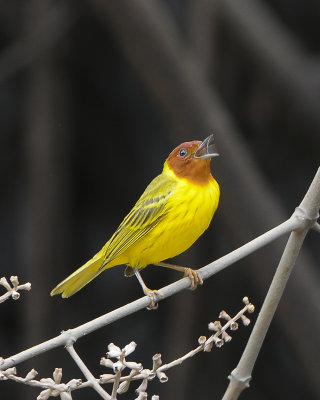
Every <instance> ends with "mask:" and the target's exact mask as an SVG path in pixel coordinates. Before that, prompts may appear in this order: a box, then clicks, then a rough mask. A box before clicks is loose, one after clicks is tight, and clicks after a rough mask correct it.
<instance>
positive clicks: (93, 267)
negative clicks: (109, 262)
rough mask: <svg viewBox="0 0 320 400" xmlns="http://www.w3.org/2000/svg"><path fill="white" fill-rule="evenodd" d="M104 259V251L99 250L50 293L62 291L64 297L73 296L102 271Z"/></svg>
mask: <svg viewBox="0 0 320 400" xmlns="http://www.w3.org/2000/svg"><path fill="white" fill-rule="evenodd" d="M103 261H104V257H103V253H102V251H99V253H97V254H96V255H95V256H94V257H92V258H91V260H89V261H88V262H86V263H85V264H84V265H83V266H82V267H80V268H79V269H77V270H76V271H75V272H73V273H72V274H71V275H69V276H68V277H67V278H66V279H65V280H64V281H62V282H61V283H59V285H57V286H56V287H55V288H54V289H53V290H52V291H51V293H50V295H51V296H54V295H55V294H59V293H61V295H62V297H70V296H72V295H73V294H75V293H76V292H78V291H79V290H80V289H82V288H83V287H84V286H85V285H87V284H88V283H89V282H91V281H92V279H94V278H95V277H96V276H98V275H99V274H100V273H101V272H102V269H101V268H100V267H101V266H102V264H103Z"/></svg>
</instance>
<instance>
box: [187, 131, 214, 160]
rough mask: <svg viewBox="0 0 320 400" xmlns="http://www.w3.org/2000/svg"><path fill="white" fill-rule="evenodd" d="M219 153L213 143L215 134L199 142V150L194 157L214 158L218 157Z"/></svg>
mask: <svg viewBox="0 0 320 400" xmlns="http://www.w3.org/2000/svg"><path fill="white" fill-rule="evenodd" d="M218 155H219V153H218V152H217V149H216V147H215V145H214V143H213V135H210V136H208V137H207V138H206V139H204V141H203V142H202V143H200V144H199V146H198V148H197V150H196V151H195V152H194V154H193V157H194V158H201V159H204V158H213V157H217V156H218Z"/></svg>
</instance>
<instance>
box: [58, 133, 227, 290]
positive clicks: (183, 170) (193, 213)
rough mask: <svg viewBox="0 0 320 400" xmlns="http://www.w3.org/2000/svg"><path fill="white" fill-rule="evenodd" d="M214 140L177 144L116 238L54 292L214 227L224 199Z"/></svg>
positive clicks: (169, 249)
mask: <svg viewBox="0 0 320 400" xmlns="http://www.w3.org/2000/svg"><path fill="white" fill-rule="evenodd" d="M209 142H210V139H209V138H208V139H206V141H204V142H202V143H201V142H199V141H193V142H187V143H182V144H181V145H180V146H178V147H177V148H176V149H174V150H173V152H172V153H171V154H170V155H169V157H168V159H167V160H166V162H165V164H164V168H163V171H162V173H161V174H160V175H158V176H157V177H156V178H155V179H154V180H153V181H152V182H151V183H150V184H149V185H148V187H147V188H146V190H145V191H144V193H143V194H142V196H141V197H140V199H139V200H138V201H137V203H136V204H135V206H134V207H133V208H132V210H131V211H130V212H129V214H128V215H127V216H126V217H125V218H124V220H123V221H122V223H121V224H120V225H119V227H118V229H117V230H116V231H115V233H114V234H113V236H112V237H111V238H110V240H109V241H108V242H107V243H106V244H105V245H104V246H103V248H102V249H101V250H100V251H99V252H98V253H97V254H96V255H95V256H94V257H93V258H92V259H91V260H89V261H88V262H87V263H86V264H85V265H83V266H82V267H81V268H79V269H78V270H77V271H75V272H74V273H73V274H71V275H70V276H69V277H68V278H66V279H65V280H64V281H63V282H61V283H60V284H59V285H58V286H57V287H56V288H54V289H53V290H52V292H51V295H55V294H58V293H62V297H69V296H71V295H72V294H74V293H76V292H77V291H78V290H80V289H81V288H82V287H83V286H84V285H86V284H87V283H89V282H90V281H91V280H92V279H94V278H95V277H96V276H97V275H99V274H100V273H101V272H102V271H103V270H105V269H108V268H111V267H114V266H116V265H121V264H126V265H127V266H129V267H132V268H134V267H137V268H138V269H142V268H144V267H146V266H147V265H149V264H157V263H159V262H160V261H163V260H166V259H168V258H172V257H174V256H176V255H178V254H180V253H182V252H184V251H185V250H186V249H188V248H189V247H190V246H191V245H192V244H193V243H194V242H195V241H196V240H197V239H198V238H199V236H201V234H202V233H203V232H204V231H205V230H206V229H207V228H208V226H209V224H210V222H211V219H212V217H213V214H214V212H215V210H216V208H217V206H218V202H219V194H220V192H219V185H218V183H217V182H216V181H215V179H214V178H213V177H212V175H211V172H210V157H213V156H214V155H217V154H215V153H214V154H211V155H210V154H209V153H208V149H209ZM202 145H203V148H201V146H202ZM181 149H183V150H186V151H187V155H186V156H185V157H181V156H180V153H181ZM197 152H199V154H200V156H199V157H196V156H195V154H197ZM182 153H184V151H183V152H182ZM182 153H181V154H182ZM202 153H204V154H203V155H201V154H202Z"/></svg>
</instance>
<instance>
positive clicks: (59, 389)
mask: <svg viewBox="0 0 320 400" xmlns="http://www.w3.org/2000/svg"><path fill="white" fill-rule="evenodd" d="M0 367H1V363H0ZM37 375H38V372H37V371H36V370H35V369H32V370H31V371H29V372H28V373H27V375H26V376H25V377H24V378H22V377H19V376H17V370H16V368H15V367H12V368H8V369H6V370H5V371H0V380H7V379H11V380H13V381H15V382H18V383H24V384H26V385H29V386H35V387H39V388H41V389H43V390H42V391H41V392H40V394H39V396H38V397H37V400H47V399H49V397H50V396H53V397H57V396H59V395H60V398H61V399H62V400H72V396H71V391H72V390H74V389H76V388H78V387H79V386H81V384H82V381H81V379H72V380H71V381H69V382H68V383H66V384H63V383H61V379H62V369H61V368H56V369H55V370H54V372H53V379H52V378H42V379H40V381H37V380H35V379H34V378H35V377H36V376H37Z"/></svg>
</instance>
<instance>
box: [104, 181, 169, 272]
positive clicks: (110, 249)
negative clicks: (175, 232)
mask: <svg viewBox="0 0 320 400" xmlns="http://www.w3.org/2000/svg"><path fill="white" fill-rule="evenodd" d="M176 185H177V182H176V181H175V180H174V179H173V178H172V177H170V176H165V175H163V174H162V175H159V176H157V177H156V178H155V179H154V180H153V181H152V182H151V183H150V184H149V186H148V187H147V188H146V190H145V191H144V193H143V194H142V196H141V197H140V199H139V200H138V201H137V203H136V204H135V206H134V207H133V208H132V210H131V211H130V212H129V214H128V215H127V216H126V217H125V218H124V220H123V221H122V223H121V224H120V225H119V227H118V229H117V230H116V231H115V233H114V234H113V236H112V237H111V239H110V240H109V242H108V243H107V247H106V249H105V250H106V253H105V259H104V262H103V264H102V266H101V269H102V268H103V267H104V266H105V265H107V264H108V263H109V262H111V261H112V260H114V259H115V258H116V257H118V256H119V255H121V254H122V253H123V252H124V251H126V250H127V249H128V248H129V247H131V246H132V245H134V244H135V243H136V242H137V241H139V240H141V239H142V238H143V237H144V236H145V235H146V234H147V233H148V232H150V231H151V230H152V229H154V228H155V227H156V226H157V225H158V223H159V222H160V221H161V220H162V219H163V218H165V216H166V214H167V213H168V211H169V209H170V202H169V199H170V197H171V196H172V193H173V192H174V188H175V187H176Z"/></svg>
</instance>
